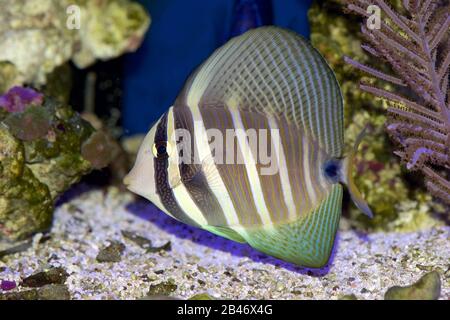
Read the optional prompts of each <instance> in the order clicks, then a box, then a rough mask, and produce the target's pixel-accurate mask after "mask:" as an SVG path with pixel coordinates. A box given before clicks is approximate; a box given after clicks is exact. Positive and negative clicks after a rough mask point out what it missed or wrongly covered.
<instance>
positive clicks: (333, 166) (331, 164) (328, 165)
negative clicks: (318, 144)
mask: <svg viewBox="0 0 450 320" xmlns="http://www.w3.org/2000/svg"><path fill="white" fill-rule="evenodd" d="M339 169H340V168H339V163H338V162H337V161H335V160H330V161H327V162H325V165H324V172H325V176H326V177H327V178H329V179H331V180H333V181H334V180H337V179H338V178H339Z"/></svg>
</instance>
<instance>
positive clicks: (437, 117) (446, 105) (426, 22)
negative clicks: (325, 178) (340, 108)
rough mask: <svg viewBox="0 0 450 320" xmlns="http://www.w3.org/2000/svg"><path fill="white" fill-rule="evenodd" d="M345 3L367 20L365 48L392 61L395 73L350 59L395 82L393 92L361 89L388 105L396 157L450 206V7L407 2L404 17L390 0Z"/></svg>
mask: <svg viewBox="0 0 450 320" xmlns="http://www.w3.org/2000/svg"><path fill="white" fill-rule="evenodd" d="M344 3H345V5H346V8H347V9H348V10H349V11H350V12H352V13H356V14H358V15H360V16H362V17H365V23H364V24H363V25H362V33H363V35H364V38H365V40H366V42H367V43H365V44H364V45H363V46H362V47H363V49H364V50H365V51H367V52H368V53H369V54H371V55H374V56H376V57H378V58H379V59H381V60H384V61H385V62H387V63H389V65H390V67H391V70H392V72H391V74H386V73H384V72H381V71H379V70H377V69H376V68H374V67H372V66H367V65H364V64H361V63H359V62H357V61H355V60H353V59H351V58H348V57H345V60H346V62H347V63H349V64H351V65H352V66H354V67H355V68H357V69H359V70H361V71H363V72H365V73H367V74H369V75H371V76H373V77H375V78H377V79H379V80H383V81H387V82H389V83H390V84H392V87H391V88H392V90H384V89H381V88H378V87H376V86H375V85H373V84H369V83H361V84H360V88H361V89H362V90H363V91H366V92H369V93H371V94H374V95H375V96H378V97H380V98H382V99H384V100H386V101H387V102H388V105H389V107H388V109H387V112H388V120H387V123H386V130H387V132H388V134H389V136H390V137H391V138H392V140H393V141H394V142H395V143H396V145H397V146H398V150H397V151H396V152H395V153H396V154H397V155H398V156H400V158H401V159H402V161H403V162H405V163H406V167H407V169H408V170H411V171H421V172H422V173H423V175H424V178H425V185H426V187H427V188H428V190H429V191H430V193H432V194H433V195H434V196H435V197H436V198H438V199H441V200H442V201H443V202H444V203H446V204H447V205H450V155H449V154H450V151H449V150H450V102H449V96H450V90H449V77H450V76H449V73H450V4H449V3H448V1H446V0H443V1H439V0H403V7H404V10H403V11H402V12H401V13H400V12H396V11H395V10H394V9H392V7H391V6H390V5H389V4H387V3H386V1H385V0H344ZM374 5H376V6H377V7H374ZM374 8H375V10H373V9H374ZM377 8H378V9H380V11H379V12H380V13H381V19H380V21H379V22H380V24H379V28H377V27H375V28H374V27H373V26H374V24H373V23H372V22H371V19H373V18H374V16H373V14H374V12H376V9H377Z"/></svg>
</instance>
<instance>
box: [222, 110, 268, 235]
mask: <svg viewBox="0 0 450 320" xmlns="http://www.w3.org/2000/svg"><path fill="white" fill-rule="evenodd" d="M230 103H231V105H230ZM227 105H228V106H229V108H230V113H231V117H232V119H233V124H234V128H235V130H236V132H237V134H236V137H237V140H238V144H239V147H240V149H241V153H242V155H243V160H244V164H245V170H246V172H247V176H248V179H249V181H250V188H251V191H252V194H253V198H254V199H255V206H256V210H257V211H258V215H259V216H260V218H261V221H262V223H263V226H271V225H273V222H272V219H271V217H270V213H269V210H268V209H267V205H266V201H265V199H264V193H263V191H262V187H261V181H260V180H259V175H258V170H257V169H256V161H255V159H254V158H253V154H252V152H251V149H250V146H249V144H248V141H247V138H246V137H245V136H244V135H242V134H239V131H241V132H245V127H244V124H243V123H242V118H241V115H240V113H239V110H238V109H237V108H236V106H235V105H233V101H229V102H228V103H227Z"/></svg>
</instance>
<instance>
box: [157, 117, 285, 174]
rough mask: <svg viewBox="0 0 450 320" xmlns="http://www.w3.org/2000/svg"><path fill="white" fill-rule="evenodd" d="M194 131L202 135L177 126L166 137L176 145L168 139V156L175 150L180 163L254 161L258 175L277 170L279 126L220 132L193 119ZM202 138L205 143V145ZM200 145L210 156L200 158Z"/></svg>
mask: <svg viewBox="0 0 450 320" xmlns="http://www.w3.org/2000/svg"><path fill="white" fill-rule="evenodd" d="M194 132H200V133H201V134H203V136H201V137H197V139H195V137H193V136H192V134H191V132H190V131H189V130H187V129H176V130H175V131H174V133H173V135H174V136H172V137H169V138H170V139H169V141H176V146H173V145H170V142H167V143H168V145H167V146H166V149H167V152H168V155H169V157H171V156H174V152H177V153H178V158H179V159H178V162H179V163H180V164H181V163H184V164H199V165H208V161H214V163H215V164H245V165H253V166H258V167H259V170H260V171H259V173H260V174H261V175H274V174H277V173H278V171H279V163H280V152H281V151H280V150H281V138H280V132H279V130H278V129H253V128H250V129H247V130H245V129H226V130H225V133H223V132H222V131H221V130H219V129H215V128H210V129H204V127H203V125H202V123H201V122H197V121H196V122H195V123H194ZM205 135H206V136H205ZM197 140H199V141H197ZM198 142H200V144H201V145H199V144H198ZM205 142H207V144H208V145H204V144H205ZM200 148H201V149H202V150H203V151H204V152H205V150H206V154H208V155H210V156H211V158H209V159H204V158H203V159H201V156H200V153H201V152H200ZM208 148H209V149H208ZM154 152H155V151H154Z"/></svg>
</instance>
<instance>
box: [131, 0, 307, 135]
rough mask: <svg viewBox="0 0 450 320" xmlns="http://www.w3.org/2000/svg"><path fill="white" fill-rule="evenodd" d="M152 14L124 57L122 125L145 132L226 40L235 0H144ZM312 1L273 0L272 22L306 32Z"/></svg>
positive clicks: (133, 130)
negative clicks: (139, 41) (133, 47)
mask: <svg viewBox="0 0 450 320" xmlns="http://www.w3.org/2000/svg"><path fill="white" fill-rule="evenodd" d="M140 2H141V3H142V4H143V5H144V6H145V7H146V8H147V10H148V12H149V13H150V15H151V17H152V23H151V26H150V29H149V32H148V33H147V35H146V38H145V41H144V43H143V45H142V47H141V48H140V49H139V50H138V51H137V52H136V53H133V54H130V55H128V56H127V57H126V58H125V78H124V107H123V126H124V129H125V133H126V134H135V133H144V132H147V131H148V129H149V126H150V125H151V123H153V122H154V121H155V120H156V119H157V118H158V117H159V116H160V115H161V114H162V113H164V112H165V111H166V110H167V109H168V108H169V107H170V106H171V105H172V103H173V102H174V100H175V98H176V97H177V95H178V92H179V91H180V90H181V88H182V86H183V83H184V81H185V80H186V79H187V77H188V76H189V74H190V73H191V72H192V71H193V70H194V69H195V67H196V66H198V65H199V64H200V63H201V62H203V61H204V60H205V59H206V58H207V57H208V56H209V55H210V54H211V53H212V52H213V51H214V50H215V49H216V48H217V47H219V46H220V45H222V44H223V43H224V42H226V40H227V38H228V37H229V34H230V31H231V24H232V21H233V4H234V1H233V0H141V1H140ZM311 2H312V0H273V2H272V6H273V24H274V25H278V26H281V27H285V28H289V29H291V30H294V31H296V32H297V33H299V34H302V35H304V36H305V37H308V35H309V27H308V19H307V10H308V8H309V6H310V5H311Z"/></svg>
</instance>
